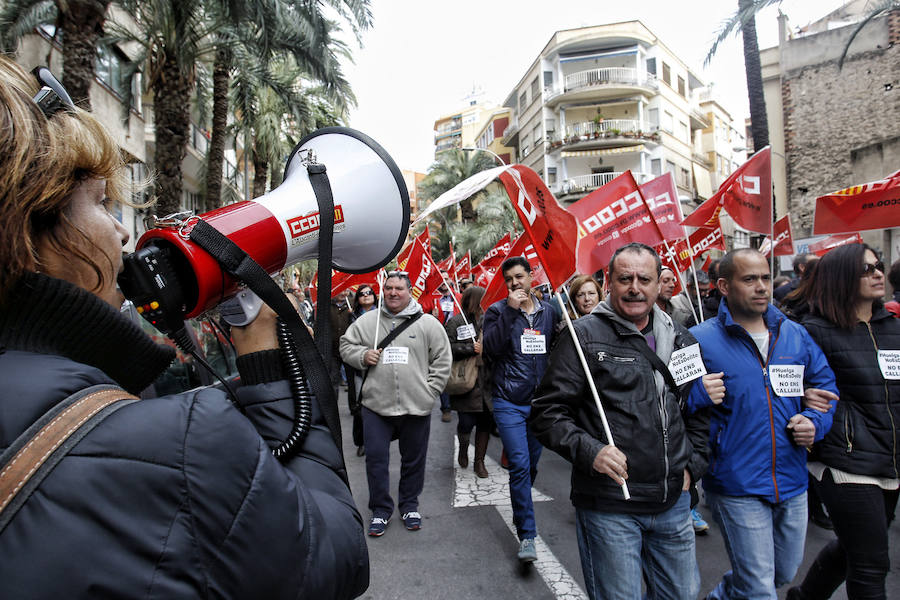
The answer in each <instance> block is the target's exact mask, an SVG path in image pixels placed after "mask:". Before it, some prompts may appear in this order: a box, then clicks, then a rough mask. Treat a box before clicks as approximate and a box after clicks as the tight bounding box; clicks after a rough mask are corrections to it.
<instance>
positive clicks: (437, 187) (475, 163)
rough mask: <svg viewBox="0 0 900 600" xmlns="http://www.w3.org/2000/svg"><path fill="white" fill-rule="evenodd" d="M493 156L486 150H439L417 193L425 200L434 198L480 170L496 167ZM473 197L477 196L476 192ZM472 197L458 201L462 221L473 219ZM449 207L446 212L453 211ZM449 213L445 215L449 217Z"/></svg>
mask: <svg viewBox="0 0 900 600" xmlns="http://www.w3.org/2000/svg"><path fill="white" fill-rule="evenodd" d="M496 166H497V163H496V162H495V161H494V157H493V156H491V155H490V154H489V153H487V152H466V151H464V150H459V149H452V150H447V151H445V152H441V154H440V155H438V158H437V160H436V161H435V162H434V163H433V164H432V165H431V167H429V169H428V174H427V175H426V176H425V178H424V179H423V180H422V182H421V183H420V184H419V194H420V195H421V196H422V198H423V199H425V200H434V199H435V198H437V197H438V196H440V195H441V194H443V193H444V192H446V191H447V190H449V189H451V188H453V187H454V186H456V184H458V183H459V182H461V181H464V180H466V179H468V178H469V177H471V176H472V175H474V174H475V173H479V172H481V171H485V170H487V169H490V168H492V167H496ZM475 197H478V195H477V194H476V196H475ZM472 200H473V198H468V199H466V200H464V201H463V202H461V203H460V208H459V211H460V217H461V219H462V221H463V222H469V221H472V220H474V219H475V216H476V215H475V211H474V209H473V208H472ZM455 211H456V209H455V207H451V209H450V210H449V211H448V213H450V214H452V213H453V212H455ZM450 214H448V215H447V217H448V218H449V217H450Z"/></svg>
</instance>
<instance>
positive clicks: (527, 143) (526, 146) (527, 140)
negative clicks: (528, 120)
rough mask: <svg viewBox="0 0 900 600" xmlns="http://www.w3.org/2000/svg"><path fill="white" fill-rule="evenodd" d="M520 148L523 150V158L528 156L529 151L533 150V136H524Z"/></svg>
mask: <svg viewBox="0 0 900 600" xmlns="http://www.w3.org/2000/svg"><path fill="white" fill-rule="evenodd" d="M519 148H520V149H521V153H522V156H525V155H526V154H528V151H529V150H530V149H531V136H530V135H529V134H527V133H526V134H525V135H523V136H522V143H521V144H519Z"/></svg>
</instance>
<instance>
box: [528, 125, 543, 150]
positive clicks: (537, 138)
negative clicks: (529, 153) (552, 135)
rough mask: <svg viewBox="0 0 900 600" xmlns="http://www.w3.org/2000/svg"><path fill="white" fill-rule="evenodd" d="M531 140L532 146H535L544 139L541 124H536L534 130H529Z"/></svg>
mask: <svg viewBox="0 0 900 600" xmlns="http://www.w3.org/2000/svg"><path fill="white" fill-rule="evenodd" d="M531 139H533V140H534V145H535V146H537V145H538V144H539V143H540V142H541V140H543V139H544V136H543V134H542V132H541V124H540V123H538V124H537V125H535V126H534V129H532V130H531Z"/></svg>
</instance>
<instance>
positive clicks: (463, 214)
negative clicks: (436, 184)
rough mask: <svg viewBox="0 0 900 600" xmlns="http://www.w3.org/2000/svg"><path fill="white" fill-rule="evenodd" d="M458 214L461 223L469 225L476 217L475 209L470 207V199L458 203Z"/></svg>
mask: <svg viewBox="0 0 900 600" xmlns="http://www.w3.org/2000/svg"><path fill="white" fill-rule="evenodd" d="M459 213H460V218H461V219H462V222H463V223H471V222H472V221H474V220H475V218H476V216H477V215H476V214H475V209H474V208H473V207H472V199H471V198H466V199H465V200H463V201H462V202H460V203H459Z"/></svg>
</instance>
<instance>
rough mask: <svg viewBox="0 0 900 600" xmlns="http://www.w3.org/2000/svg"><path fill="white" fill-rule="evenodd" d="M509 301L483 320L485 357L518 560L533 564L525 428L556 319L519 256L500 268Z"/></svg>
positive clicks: (530, 446)
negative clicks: (534, 289) (506, 467)
mask: <svg viewBox="0 0 900 600" xmlns="http://www.w3.org/2000/svg"><path fill="white" fill-rule="evenodd" d="M500 270H501V273H502V275H503V280H504V281H505V282H506V289H507V290H509V297H507V299H506V300H501V301H499V302H496V303H494V304H492V305H491V306H490V307H489V308H488V309H487V312H485V314H484V328H483V336H484V354H485V356H486V357H487V358H488V359H489V360H490V362H491V365H492V366H493V370H494V372H493V386H492V398H493V404H494V420H495V421H496V422H497V429H498V431H499V432H500V439H502V440H503V448H504V449H505V450H506V456H507V457H508V458H509V496H510V500H511V501H512V507H513V522H514V523H515V525H516V532H517V534H518V537H519V552H518V555H517V556H518V559H519V561H521V562H522V563H530V562H534V561H535V560H537V551H536V549H535V547H534V538H535V537H537V525H536V524H535V521H534V504H532V501H531V485H532V483H533V482H534V477H535V475H537V463H538V460H539V459H540V457H541V445H540V444H539V443H538V441H537V440H536V439H535V438H534V436H533V435H531V432H530V431H529V430H528V427H527V419H528V415H529V414H530V413H531V397H532V395H533V394H534V388H535V386H537V382H538V381H540V379H541V376H543V374H544V369H545V368H546V367H547V352H548V351H549V349H550V346H551V344H552V342H553V332H554V331H555V330H556V323H557V318H556V314H555V313H554V312H553V309H552V308H551V306H550V304H548V303H546V302H544V301H542V300H538V299H537V298H536V297H535V296H534V294H532V293H531V265H529V264H528V261H527V260H525V258H523V257H521V256H516V257H513V258H508V259H506V260H505V261H503V264H502V265H501V266H500Z"/></svg>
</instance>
